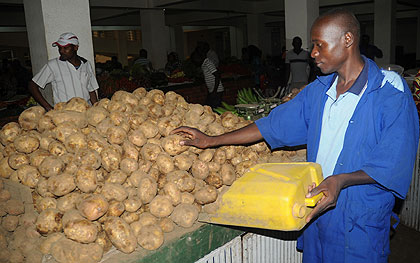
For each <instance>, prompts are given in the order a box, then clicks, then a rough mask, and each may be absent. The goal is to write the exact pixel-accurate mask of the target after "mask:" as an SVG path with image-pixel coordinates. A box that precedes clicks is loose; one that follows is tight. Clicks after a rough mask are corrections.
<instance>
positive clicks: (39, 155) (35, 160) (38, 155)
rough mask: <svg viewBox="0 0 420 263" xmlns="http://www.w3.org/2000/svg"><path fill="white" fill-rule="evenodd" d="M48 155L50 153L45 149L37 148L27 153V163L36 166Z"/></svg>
mask: <svg viewBox="0 0 420 263" xmlns="http://www.w3.org/2000/svg"><path fill="white" fill-rule="evenodd" d="M48 156H50V153H49V152H48V151H46V150H42V149H38V150H36V151H34V152H32V153H31V154H29V164H30V165H32V166H34V167H38V166H40V165H41V163H42V161H43V160H44V159H45V158H46V157H48Z"/></svg>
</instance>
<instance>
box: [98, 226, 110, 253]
mask: <svg viewBox="0 0 420 263" xmlns="http://www.w3.org/2000/svg"><path fill="white" fill-rule="evenodd" d="M95 243H96V244H98V245H99V246H101V247H102V250H103V251H104V253H105V252H108V251H109V250H110V249H111V248H112V243H111V240H109V238H108V236H107V235H106V233H105V231H101V232H99V233H98V237H97V238H96V240H95Z"/></svg>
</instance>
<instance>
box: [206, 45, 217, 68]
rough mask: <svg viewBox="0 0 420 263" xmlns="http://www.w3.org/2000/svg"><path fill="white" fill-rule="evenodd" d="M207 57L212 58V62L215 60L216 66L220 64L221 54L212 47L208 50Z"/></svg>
mask: <svg viewBox="0 0 420 263" xmlns="http://www.w3.org/2000/svg"><path fill="white" fill-rule="evenodd" d="M207 58H208V59H210V61H211V62H213V64H214V65H215V66H216V68H217V67H218V66H219V56H217V53H216V51H214V50H212V49H210V50H209V51H208V52H207Z"/></svg>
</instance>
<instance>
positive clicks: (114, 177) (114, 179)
mask: <svg viewBox="0 0 420 263" xmlns="http://www.w3.org/2000/svg"><path fill="white" fill-rule="evenodd" d="M126 180H127V174H126V173H125V172H123V171H121V170H119V169H118V170H114V171H111V172H110V173H109V174H108V177H107V178H106V180H105V182H107V183H113V184H123V183H124V182H125V181H126Z"/></svg>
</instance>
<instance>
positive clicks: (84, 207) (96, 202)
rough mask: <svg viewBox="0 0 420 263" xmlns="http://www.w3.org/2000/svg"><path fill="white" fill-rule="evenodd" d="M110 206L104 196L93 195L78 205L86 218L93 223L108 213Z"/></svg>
mask: <svg viewBox="0 0 420 263" xmlns="http://www.w3.org/2000/svg"><path fill="white" fill-rule="evenodd" d="M108 207H109V204H108V202H107V200H106V199H105V197H103V195H97V194H92V195H90V196H89V197H88V198H86V199H85V200H83V201H82V202H80V203H79V205H77V209H79V211H80V212H81V213H82V215H83V216H84V217H86V218H87V219H89V220H91V221H93V220H96V219H98V218H100V217H101V216H103V215H104V214H105V213H106V212H107V211H108Z"/></svg>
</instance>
